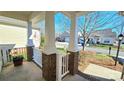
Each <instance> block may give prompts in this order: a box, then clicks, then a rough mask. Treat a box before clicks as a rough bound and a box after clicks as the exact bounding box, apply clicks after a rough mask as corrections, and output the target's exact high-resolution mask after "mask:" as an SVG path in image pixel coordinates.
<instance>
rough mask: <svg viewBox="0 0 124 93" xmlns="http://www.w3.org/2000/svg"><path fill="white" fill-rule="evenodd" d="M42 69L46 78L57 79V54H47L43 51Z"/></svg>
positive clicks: (49, 79)
mask: <svg viewBox="0 0 124 93" xmlns="http://www.w3.org/2000/svg"><path fill="white" fill-rule="evenodd" d="M42 70H43V77H44V79H45V80H48V81H55V80H56V54H50V55H47V54H44V53H42Z"/></svg>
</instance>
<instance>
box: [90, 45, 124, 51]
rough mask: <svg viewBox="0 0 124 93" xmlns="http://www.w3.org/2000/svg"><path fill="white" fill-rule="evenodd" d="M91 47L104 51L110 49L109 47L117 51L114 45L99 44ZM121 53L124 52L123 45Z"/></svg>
mask: <svg viewBox="0 0 124 93" xmlns="http://www.w3.org/2000/svg"><path fill="white" fill-rule="evenodd" d="M89 47H95V48H103V49H109V47H111V49H112V50H117V47H115V46H113V45H103V44H97V45H92V46H89ZM120 51H124V45H122V46H121V47H120Z"/></svg>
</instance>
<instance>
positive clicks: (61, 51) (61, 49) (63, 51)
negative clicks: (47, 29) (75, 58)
mask: <svg viewBox="0 0 124 93" xmlns="http://www.w3.org/2000/svg"><path fill="white" fill-rule="evenodd" d="M57 50H58V52H59V53H60V54H66V53H67V51H66V50H64V48H57Z"/></svg>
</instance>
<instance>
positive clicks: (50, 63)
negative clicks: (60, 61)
mask: <svg viewBox="0 0 124 93" xmlns="http://www.w3.org/2000/svg"><path fill="white" fill-rule="evenodd" d="M42 66H43V67H42V70H43V77H44V79H45V80H50V81H53V80H56V46H55V23H54V12H52V11H49V12H46V14H45V46H44V49H43V53H42Z"/></svg>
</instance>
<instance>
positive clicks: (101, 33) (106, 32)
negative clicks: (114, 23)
mask: <svg viewBox="0 0 124 93" xmlns="http://www.w3.org/2000/svg"><path fill="white" fill-rule="evenodd" d="M94 36H103V37H115V38H116V33H115V32H112V29H106V30H98V31H94V32H93V33H92V34H91V35H90V37H94Z"/></svg>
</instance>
